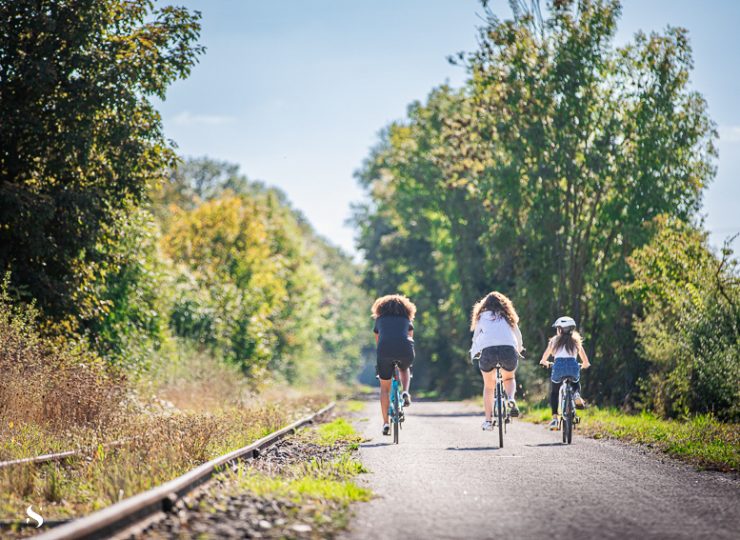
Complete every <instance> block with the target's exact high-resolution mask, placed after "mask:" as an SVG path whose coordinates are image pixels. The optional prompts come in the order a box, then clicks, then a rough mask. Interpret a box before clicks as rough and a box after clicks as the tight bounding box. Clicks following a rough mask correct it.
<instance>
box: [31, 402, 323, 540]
mask: <svg viewBox="0 0 740 540" xmlns="http://www.w3.org/2000/svg"><path fill="white" fill-rule="evenodd" d="M334 406H335V403H334V402H332V403H330V404H329V405H327V406H326V407H324V408H322V409H320V410H318V411H316V412H315V413H313V414H311V415H309V416H306V417H305V418H302V419H300V420H298V421H296V422H293V423H292V424H290V425H289V426H286V427H284V428H282V429H280V430H278V431H275V432H274V433H271V434H270V435H267V436H266V437H263V438H262V439H259V440H258V441H255V442H253V443H252V444H250V445H248V446H245V447H243V448H240V449H238V450H234V451H233V452H229V453H228V454H224V455H222V456H220V457H217V458H215V459H212V460H211V461H208V462H207V463H203V464H202V465H200V466H198V467H196V468H195V469H193V470H191V471H190V472H187V473H185V474H183V475H182V476H179V477H177V478H175V479H173V480H170V481H169V482H166V483H164V484H162V485H160V486H157V487H155V488H153V489H150V490H149V491H144V492H142V493H139V494H137V495H133V496H132V497H129V498H127V499H124V500H122V501H120V502H117V503H115V504H112V505H111V506H108V507H106V508H103V509H102V510H99V511H97V512H94V513H93V514H90V515H88V516H85V517H82V518H79V519H76V520H74V521H71V522H69V523H67V524H64V525H61V526H59V527H54V528H53V529H51V530H49V531H47V532H44V533H43V534H40V535H38V536H36V537H34V538H36V539H38V540H61V539H69V540H78V539H92V538H110V537H112V536H114V535H117V534H120V533H122V532H123V531H125V530H126V529H129V528H131V527H134V526H135V525H136V524H137V523H140V522H142V521H144V520H147V519H150V518H152V517H153V516H155V515H156V514H158V513H161V512H170V511H171V510H172V509H173V508H174V507H175V504H176V503H177V501H178V500H180V499H182V498H183V497H184V496H185V495H187V494H188V493H190V492H191V491H193V490H194V489H195V488H197V487H199V486H200V485H201V484H203V483H204V482H206V481H208V480H209V479H210V478H211V477H212V476H213V475H214V474H215V473H217V472H218V471H220V470H223V468H224V467H226V466H228V465H230V464H232V463H235V462H237V461H240V460H247V459H254V458H256V457H258V456H259V455H260V452H261V451H263V450H265V449H266V448H268V447H270V446H272V445H273V444H275V443H276V442H278V441H279V440H281V439H283V438H284V437H286V436H288V435H292V434H294V433H295V432H296V431H297V430H298V429H299V428H301V427H303V426H305V425H308V424H312V423H313V422H314V420H315V419H316V418H318V417H320V416H322V415H324V414H326V413H327V412H329V411H330V410H332V409H333V408H334Z"/></svg>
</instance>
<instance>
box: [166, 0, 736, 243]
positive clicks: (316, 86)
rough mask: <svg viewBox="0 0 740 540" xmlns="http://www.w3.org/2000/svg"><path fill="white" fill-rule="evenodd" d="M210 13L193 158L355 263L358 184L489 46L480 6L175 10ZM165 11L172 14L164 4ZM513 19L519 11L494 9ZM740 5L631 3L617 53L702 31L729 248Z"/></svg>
mask: <svg viewBox="0 0 740 540" xmlns="http://www.w3.org/2000/svg"><path fill="white" fill-rule="evenodd" d="M173 2H174V3H177V4H183V5H186V6H188V7H189V8H192V9H197V10H200V11H201V12H202V13H203V21H202V24H203V31H202V35H201V43H202V44H203V45H205V46H206V47H207V52H206V54H205V55H204V56H202V57H201V59H200V64H199V65H198V66H196V68H195V69H194V70H193V73H192V75H191V76H190V77H189V78H188V79H186V80H184V81H179V82H177V83H176V84H174V85H173V86H172V88H171V89H170V91H169V94H168V98H167V100H166V101H165V102H164V103H162V104H160V111H161V112H162V116H163V119H164V126H165V132H166V135H167V137H169V138H171V139H173V140H174V141H176V143H177V144H178V146H179V152H180V153H181V154H183V155H189V156H202V155H208V156H210V157H213V158H216V159H221V160H227V161H230V162H234V163H238V164H240V165H241V168H242V171H243V172H244V173H246V174H247V175H248V176H249V177H250V178H252V179H259V180H263V181H265V182H267V183H268V184H272V185H276V186H278V187H280V188H282V189H283V190H284V191H285V192H286V193H287V194H288V196H289V197H290V199H291V200H292V201H293V204H294V205H295V206H296V207H297V208H299V209H300V210H301V211H302V212H303V213H304V214H305V215H306V216H307V217H308V219H309V220H310V221H311V222H312V223H313V225H314V226H315V227H316V229H317V230H318V231H319V232H320V233H321V234H323V235H324V236H326V237H328V238H329V239H331V240H332V241H333V242H334V243H336V244H339V245H340V246H342V247H344V248H345V249H347V250H350V251H352V250H353V249H354V248H353V236H354V232H353V231H352V229H351V228H349V227H347V226H346V225H345V223H344V222H345V220H346V218H347V217H348V216H349V213H350V204H351V203H352V202H356V201H359V200H361V199H362V198H363V193H362V191H361V190H360V189H359V188H358V186H357V184H356V182H355V180H354V178H353V172H354V171H355V170H356V169H357V168H358V167H359V166H360V164H361V163H362V160H363V159H364V158H365V157H366V156H367V154H368V150H369V148H370V147H371V146H372V145H373V144H374V143H375V141H376V140H377V133H378V131H379V130H380V129H381V128H382V127H383V126H385V125H386V124H387V123H388V122H390V121H392V120H396V119H399V118H402V117H403V116H404V114H405V110H406V106H407V105H408V104H409V103H410V102H412V101H413V100H417V99H424V98H425V96H426V95H427V94H428V93H429V91H430V90H431V89H432V87H434V86H436V85H438V84H440V83H442V82H445V81H449V82H450V83H451V84H452V85H455V86H457V85H460V84H461V83H462V82H463V80H464V77H465V74H464V72H463V70H462V69H461V68H458V67H454V66H451V65H449V64H448V63H447V61H446V56H447V55H449V54H452V53H455V52H457V51H460V50H468V51H470V50H473V49H475V46H476V40H475V38H476V31H475V28H476V26H477V25H478V24H479V23H480V19H479V18H478V16H477V14H478V13H480V11H481V10H480V5H479V3H478V1H477V0H372V1H371V0H282V1H280V2H276V1H272V0H269V1H268V0H259V1H258V0H170V1H168V2H167V3H173ZM160 3H163V2H160ZM491 5H492V6H493V8H494V10H496V11H497V12H498V13H501V14H502V15H506V14H507V13H508V7H507V6H508V2H507V1H506V0H492V1H491ZM738 23H740V2H736V1H734V0H712V1H705V2H697V1H695V0H649V1H645V0H625V1H624V2H623V16H622V21H621V24H620V31H619V34H618V36H617V43H619V44H621V43H625V42H627V41H628V40H629V39H630V38H631V36H632V35H633V34H634V32H636V31H638V30H641V29H642V30H645V31H650V30H662V29H664V28H665V27H666V25H668V24H670V25H674V26H683V27H686V28H688V29H689V34H690V37H691V42H692V45H693V48H694V61H695V65H696V67H695V71H694V74H693V76H692V86H693V87H694V88H695V89H697V90H699V91H700V92H702V93H703V94H704V96H705V97H706V99H707V101H708V102H709V108H710V114H711V116H712V118H713V119H714V121H715V122H716V123H717V124H718V126H719V132H720V143H719V150H720V159H719V170H718V175H717V178H716V179H715V181H714V183H713V184H712V185H711V186H710V187H709V189H708V191H707V192H706V194H705V199H704V201H705V204H704V214H705V215H706V224H707V227H708V228H709V229H710V230H711V231H712V239H713V241H714V243H715V245H718V244H720V243H721V241H722V239H723V238H725V237H727V236H729V235H730V234H733V233H735V232H740V107H738V106H737V101H738V96H740V54H738V53H740V32H738V29H737V26H738ZM734 245H735V248H736V249H738V248H740V242H738V241H736V242H735V244H734Z"/></svg>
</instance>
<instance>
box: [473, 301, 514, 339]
mask: <svg viewBox="0 0 740 540" xmlns="http://www.w3.org/2000/svg"><path fill="white" fill-rule="evenodd" d="M484 311H490V312H491V313H493V315H494V316H496V315H498V316H499V317H503V318H504V319H505V320H506V322H507V323H509V326H511V327H512V328H514V327H515V326H516V325H517V324H519V315H517V314H516V310H515V309H514V304H512V303H511V300H509V299H508V298H507V297H506V296H505V295H503V294H501V293H500V292H498V291H491V292H489V293H488V294H487V295H485V296H484V297H483V298H481V299H480V300H478V301H477V302H476V303H475V305H474V306H473V315H472V316H471V317H470V330H471V331H473V330H475V325H476V324H477V323H478V319H480V315H481V313H483V312H484Z"/></svg>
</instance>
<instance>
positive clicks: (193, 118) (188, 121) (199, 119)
mask: <svg viewBox="0 0 740 540" xmlns="http://www.w3.org/2000/svg"><path fill="white" fill-rule="evenodd" d="M173 121H174V123H175V124H177V125H178V126H223V125H224V124H232V123H234V122H235V121H236V118H234V117H233V116H225V115H218V114H193V113H191V112H190V111H183V112H181V113H179V114H178V115H177V116H175V118H174V119H173Z"/></svg>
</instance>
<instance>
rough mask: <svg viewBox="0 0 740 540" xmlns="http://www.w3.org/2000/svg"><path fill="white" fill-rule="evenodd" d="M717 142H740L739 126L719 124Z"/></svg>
mask: <svg viewBox="0 0 740 540" xmlns="http://www.w3.org/2000/svg"><path fill="white" fill-rule="evenodd" d="M719 142H723V143H740V126H720V127H719Z"/></svg>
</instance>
